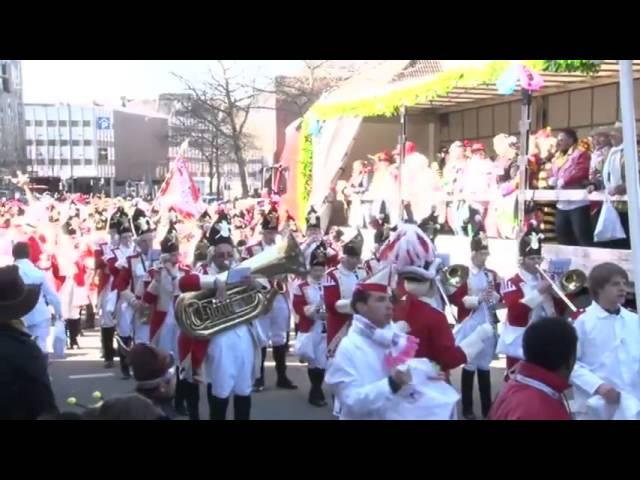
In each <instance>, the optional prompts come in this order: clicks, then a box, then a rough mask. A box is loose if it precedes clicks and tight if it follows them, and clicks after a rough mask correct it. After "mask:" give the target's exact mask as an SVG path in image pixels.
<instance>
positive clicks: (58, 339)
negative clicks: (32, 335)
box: [53, 319, 67, 359]
mask: <svg viewBox="0 0 640 480" xmlns="http://www.w3.org/2000/svg"><path fill="white" fill-rule="evenodd" d="M66 345H67V332H66V331H65V325H64V322H63V321H62V320H60V319H57V320H56V321H55V323H54V325H53V357H54V358H58V359H62V358H64V349H65V347H66Z"/></svg>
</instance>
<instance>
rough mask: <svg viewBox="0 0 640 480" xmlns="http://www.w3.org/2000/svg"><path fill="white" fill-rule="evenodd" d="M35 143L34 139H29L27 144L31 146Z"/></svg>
mask: <svg viewBox="0 0 640 480" xmlns="http://www.w3.org/2000/svg"><path fill="white" fill-rule="evenodd" d="M32 145H33V140H31V139H29V140H27V146H28V147H30V146H32Z"/></svg>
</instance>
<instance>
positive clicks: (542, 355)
mask: <svg viewBox="0 0 640 480" xmlns="http://www.w3.org/2000/svg"><path fill="white" fill-rule="evenodd" d="M522 347H523V351H524V361H522V362H521V363H520V365H519V367H518V371H517V373H516V374H515V376H514V377H512V378H511V380H509V383H507V386H506V387H505V389H504V390H503V391H502V392H500V394H499V395H498V398H496V401H495V402H494V404H493V407H492V409H491V412H490V414H489V418H490V419H491V420H571V413H570V411H569V408H568V402H567V400H566V398H565V396H564V392H565V391H566V390H568V389H569V388H570V384H569V377H570V375H571V372H572V371H573V367H574V365H575V363H576V356H577V348H578V336H577V334H576V331H575V329H574V328H573V325H571V323H569V321H567V320H564V319H561V318H555V317H547V318H541V319H539V320H537V321H535V322H533V323H532V324H531V325H529V326H528V327H527V329H526V330H525V332H524V336H523V339H522Z"/></svg>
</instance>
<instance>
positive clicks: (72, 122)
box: [71, 120, 80, 127]
mask: <svg viewBox="0 0 640 480" xmlns="http://www.w3.org/2000/svg"><path fill="white" fill-rule="evenodd" d="M71 126H72V127H79V126H80V122H79V121H78V120H72V121H71Z"/></svg>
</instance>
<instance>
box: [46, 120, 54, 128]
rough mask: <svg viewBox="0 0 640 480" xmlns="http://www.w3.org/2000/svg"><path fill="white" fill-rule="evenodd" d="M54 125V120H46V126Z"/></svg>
mask: <svg viewBox="0 0 640 480" xmlns="http://www.w3.org/2000/svg"><path fill="white" fill-rule="evenodd" d="M55 126H56V121H55V120H47V127H55Z"/></svg>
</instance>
